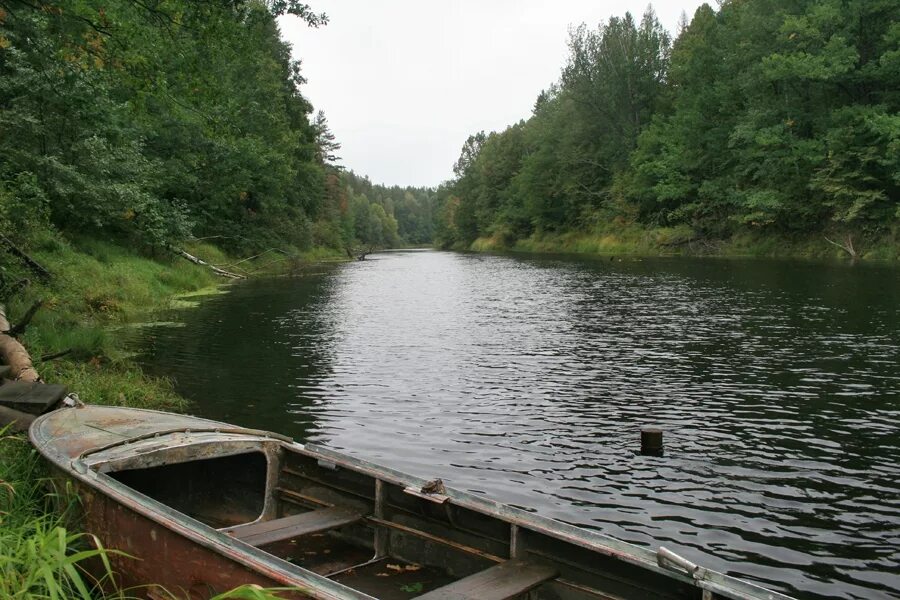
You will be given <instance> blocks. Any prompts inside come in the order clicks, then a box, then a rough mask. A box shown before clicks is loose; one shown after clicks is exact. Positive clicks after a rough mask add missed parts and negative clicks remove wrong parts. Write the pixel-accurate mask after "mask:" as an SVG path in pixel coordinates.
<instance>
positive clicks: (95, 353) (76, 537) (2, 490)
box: [0, 233, 340, 600]
mask: <svg viewBox="0 0 900 600" xmlns="http://www.w3.org/2000/svg"><path fill="white" fill-rule="evenodd" d="M186 249H187V250H188V251H189V252H190V253H192V254H194V255H195V256H199V257H202V258H203V259H204V260H206V261H208V262H210V263H213V264H217V265H224V266H230V267H231V268H232V270H243V271H244V272H247V273H256V274H266V275H275V274H279V273H287V272H290V271H296V270H298V269H302V268H303V266H304V265H305V264H308V262H310V261H312V260H322V259H338V258H340V254H338V253H336V252H333V251H328V250H321V249H318V250H315V251H312V252H308V253H305V254H301V253H293V254H292V255H290V256H289V257H288V256H285V255H283V254H281V253H274V254H276V256H273V255H272V254H273V253H269V254H266V255H264V256H260V257H258V258H256V259H253V260H249V261H246V262H241V263H240V264H237V265H236V264H235V263H237V262H238V259H234V258H232V257H229V256H227V255H225V254H224V253H222V252H221V251H220V250H219V249H218V248H216V247H214V246H211V245H208V244H195V245H191V246H189V247H187V248H186ZM27 251H28V253H29V254H30V255H31V256H32V257H33V258H34V259H36V260H37V261H38V262H40V263H41V264H42V265H43V266H44V267H45V268H47V269H48V270H49V271H50V272H51V273H52V274H53V277H52V278H51V279H50V280H49V281H45V282H42V281H40V280H39V278H37V277H35V275H34V274H33V273H30V272H28V270H27V269H26V268H25V267H24V265H22V264H20V263H19V262H18V261H16V260H15V259H12V258H6V257H4V263H3V265H2V266H3V276H4V279H5V281H6V285H7V286H9V285H10V284H11V283H13V282H16V281H21V280H22V279H24V278H27V279H29V280H31V283H30V284H29V285H28V286H26V287H25V288H24V289H22V290H19V291H17V292H16V293H15V294H13V295H12V297H10V298H8V299H7V307H8V311H7V312H8V314H9V315H10V317H11V319H12V321H13V322H15V321H17V320H18V319H19V318H21V316H22V315H23V314H24V313H25V311H26V310H27V308H28V307H30V306H31V305H32V304H33V303H34V302H35V301H37V300H41V301H43V306H42V308H41V309H40V310H39V311H38V313H37V314H36V316H35V317H34V319H33V321H32V322H31V324H30V325H29V326H28V328H27V330H26V333H25V335H24V336H23V337H22V338H21V339H22V341H23V342H24V344H25V346H26V347H27V348H28V349H29V351H30V353H31V355H32V358H33V359H34V362H35V367H36V368H37V370H38V372H39V373H40V374H41V376H42V377H43V379H44V380H46V381H47V382H49V383H62V384H65V385H67V386H68V387H69V389H70V390H71V391H74V392H77V393H78V394H79V396H80V398H81V399H82V400H83V401H85V402H88V403H94V404H108V405H119V406H132V407H142V408H154V409H162V410H174V411H179V410H184V409H185V408H186V407H187V402H186V401H185V400H184V399H183V398H181V397H180V396H178V394H176V393H175V391H174V388H173V386H172V384H171V382H169V381H167V380H165V379H159V378H152V377H148V376H147V375H145V374H144V373H143V372H142V371H141V370H140V368H139V367H138V366H137V365H136V364H135V363H134V362H133V361H132V360H131V358H130V356H129V354H128V352H127V348H126V347H125V344H124V341H123V336H122V335H121V330H122V328H123V327H125V326H127V325H128V324H131V323H138V322H148V321H153V320H155V317H154V315H155V314H156V313H158V312H159V311H161V310H166V309H170V308H173V307H179V306H188V305H190V304H191V303H190V302H186V301H185V299H191V300H195V297H197V296H201V295H203V294H206V293H211V292H215V291H216V290H218V289H219V287H220V286H222V285H224V283H223V282H225V281H226V280H224V279H223V278H221V277H219V276H216V275H215V274H213V273H212V272H211V271H210V270H209V269H207V268H206V267H202V266H198V265H194V264H192V263H190V262H188V261H186V260H184V259H181V258H178V257H175V256H171V255H169V254H168V253H159V254H155V255H154V254H149V255H148V254H140V253H138V252H136V251H134V250H132V249H130V248H127V247H125V246H123V245H117V244H114V243H110V242H106V241H99V240H97V239H92V238H76V239H65V238H63V237H60V236H58V235H51V234H50V233H48V234H46V235H43V236H41V237H37V238H34V239H31V240H29V243H28V246H27ZM61 352H67V354H65V356H64V357H62V358H57V359H52V360H51V359H49V356H50V355H53V354H58V353H61ZM41 357H48V359H47V360H42V358H41ZM43 482H44V472H43V467H42V465H41V463H40V461H39V460H38V457H37V454H36V452H35V451H34V450H33V449H32V448H31V446H30V445H29V444H28V442H27V440H26V438H25V437H24V436H21V435H7V434H6V432H0V597H2V598H15V599H23V600H32V599H34V600H38V599H44V598H54V599H55V598H60V599H63V598H65V599H68V598H79V599H84V600H88V599H91V600H97V599H99V598H126V597H131V596H137V595H139V594H138V591H132V593H129V591H128V590H124V591H123V590H109V589H106V590H104V591H103V592H100V591H99V584H100V583H103V582H98V581H95V580H93V579H91V578H90V576H88V575H87V574H86V573H85V572H84V571H83V570H82V569H81V568H80V567H79V563H80V562H81V561H83V560H86V559H88V558H90V557H91V556H93V555H95V554H96V552H95V551H94V550H93V549H92V548H93V544H92V543H91V539H90V538H89V536H88V535H86V534H79V533H72V532H71V531H69V530H68V529H66V526H65V523H66V519H65V516H64V515H63V514H61V513H60V511H59V510H58V509H59V507H60V506H69V505H70V504H72V503H75V504H77V498H69V497H63V496H61V495H60V494H59V491H56V492H54V493H52V494H51V493H48V488H47V487H46V486H45V485H44V483H43ZM72 508H75V509H77V506H73V507H72ZM106 583H107V584H108V577H107V581H106ZM149 583H152V582H148V584H149ZM172 597H173V598H175V597H176V596H172ZM226 597H229V598H230V597H235V598H238V597H240V598H267V597H273V596H272V595H271V594H267V593H265V592H261V591H260V590H258V589H250V588H244V589H239V590H236V591H235V592H233V593H232V594H229V595H225V596H221V598H226Z"/></svg>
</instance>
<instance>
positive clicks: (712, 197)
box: [435, 0, 900, 260]
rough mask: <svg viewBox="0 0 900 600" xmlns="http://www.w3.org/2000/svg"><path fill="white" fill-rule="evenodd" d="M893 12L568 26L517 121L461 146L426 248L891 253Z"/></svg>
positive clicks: (627, 19) (895, 183) (812, 8)
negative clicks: (565, 50) (544, 78)
mask: <svg viewBox="0 0 900 600" xmlns="http://www.w3.org/2000/svg"><path fill="white" fill-rule="evenodd" d="M898 21H900V5H898V4H897V3H896V2H873V1H869V0H847V1H845V2H830V1H827V2H823V1H822V0H794V1H791V2H782V1H776V0H750V1H743V2H731V1H727V2H719V3H718V6H717V8H713V7H712V6H710V5H709V4H703V5H702V6H700V7H699V8H698V9H697V10H696V12H695V13H694V14H693V16H690V17H689V16H688V15H686V14H684V15H683V16H682V19H681V22H680V23H679V26H678V30H677V31H676V32H675V35H674V36H673V35H672V34H671V33H670V32H669V31H667V30H666V28H665V27H663V26H662V24H661V23H660V22H659V20H658V19H657V17H656V15H655V13H654V12H653V10H652V8H648V9H647V11H646V12H645V13H644V14H643V15H641V16H632V15H631V14H629V13H626V14H625V15H624V16H616V17H611V18H610V19H608V20H606V21H604V22H601V23H600V24H599V25H597V26H588V25H585V24H582V25H580V26H578V27H575V28H573V29H571V31H570V37H569V55H568V57H567V60H566V63H565V64H564V65H562V70H561V75H560V77H559V79H558V80H557V81H555V82H552V83H550V85H549V87H547V88H546V89H545V90H543V91H542V92H541V93H540V94H539V95H538V97H537V98H536V100H535V102H534V106H533V110H532V113H531V115H530V116H528V117H527V118H526V119H523V120H521V121H519V122H518V123H513V124H511V125H509V126H508V127H507V128H505V129H503V130H502V131H494V132H485V131H479V132H476V133H473V134H472V135H470V136H469V137H468V139H467V140H466V141H465V143H464V144H463V147H462V151H461V152H460V155H459V159H458V160H457V162H456V164H455V165H454V175H455V177H454V179H452V180H451V181H449V182H447V183H445V184H444V185H442V186H441V187H440V188H439V189H438V192H437V194H438V197H439V202H438V209H437V214H438V221H437V223H436V225H435V240H436V243H437V245H438V246H440V247H444V248H454V249H467V250H468V249H472V250H488V249H490V250H499V249H506V250H514V251H516V250H521V251H567V252H589V253H600V254H605V253H640V254H648V253H649V254H654V253H667V254H691V255H694V254H698V255H707V254H721V255H749V256H806V257H814V258H823V257H833V256H841V255H844V256H846V257H848V258H850V259H851V260H858V259H860V258H862V259H876V260H882V259H883V260H896V259H898V258H900V204H898V198H900V92H898V90H900V69H898V66H900V28H898V27H897V25H896V24H897V23H898Z"/></svg>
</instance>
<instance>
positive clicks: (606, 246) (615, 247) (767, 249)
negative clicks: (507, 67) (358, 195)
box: [450, 227, 900, 262]
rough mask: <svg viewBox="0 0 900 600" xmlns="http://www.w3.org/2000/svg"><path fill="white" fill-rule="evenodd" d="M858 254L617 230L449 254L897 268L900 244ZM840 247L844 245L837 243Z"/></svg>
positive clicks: (828, 246) (809, 238)
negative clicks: (699, 259)
mask: <svg viewBox="0 0 900 600" xmlns="http://www.w3.org/2000/svg"><path fill="white" fill-rule="evenodd" d="M850 239H851V240H852V243H853V245H854V250H855V251H856V256H855V257H854V256H851V255H850V254H849V253H848V252H847V251H846V250H845V249H844V248H840V247H836V246H835V243H833V242H829V241H828V240H827V239H825V237H824V236H822V235H816V234H807V235H795V236H788V235H772V234H766V235H761V234H754V233H745V234H741V235H734V236H732V237H730V238H726V239H719V240H709V239H704V238H702V237H700V236H697V235H696V234H695V233H694V232H693V231H691V230H690V229H686V228H658V229H644V228H640V227H631V228H624V227H622V228H615V229H609V230H606V231H604V230H600V231H595V232H593V233H588V232H578V231H570V232H566V233H556V234H544V235H536V234H535V235H531V236H529V237H527V238H524V239H515V240H509V239H508V238H504V236H500V235H493V236H490V237H479V238H477V239H475V241H473V242H472V243H471V244H469V245H468V246H466V245H465V244H455V245H451V246H450V249H454V250H461V251H471V252H496V253H504V252H511V253H527V254H586V255H593V256H619V255H624V256H683V257H721V258H796V259H809V260H829V261H843V262H847V261H850V262H854V261H857V260H862V261H871V262H895V261H898V260H900V240H897V239H895V238H894V237H893V236H890V235H884V236H879V237H867V236H851V238H850ZM838 243H840V242H838Z"/></svg>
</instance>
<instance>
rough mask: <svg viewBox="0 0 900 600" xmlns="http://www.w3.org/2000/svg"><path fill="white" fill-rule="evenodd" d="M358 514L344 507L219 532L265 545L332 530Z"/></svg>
mask: <svg viewBox="0 0 900 600" xmlns="http://www.w3.org/2000/svg"><path fill="white" fill-rule="evenodd" d="M362 518H363V517H362V515H361V514H359V513H355V512H353V511H351V510H347V509H346V508H340V507H337V506H335V507H332V508H322V509H319V510H313V511H310V512H305V513H300V514H299V515H291V516H289V517H282V518H280V519H274V520H272V521H262V522H260V523H251V524H249V525H238V526H236V527H229V528H226V529H223V530H222V531H224V532H225V533H229V534H231V535H233V536H234V537H236V538H238V539H239V540H241V541H244V542H247V543H248V544H251V545H253V546H265V545H267V544H273V543H275V542H279V541H282V540H289V539H291V538H295V537H300V536H301V535H309V534H310V533H318V532H320V531H326V530H328V529H334V528H335V527H343V526H344V525H350V524H352V523H356V522H357V521H360V520H361V519H362Z"/></svg>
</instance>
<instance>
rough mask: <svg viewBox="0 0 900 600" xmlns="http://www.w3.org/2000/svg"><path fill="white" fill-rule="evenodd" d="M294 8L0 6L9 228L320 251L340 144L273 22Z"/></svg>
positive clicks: (79, 0) (248, 1)
mask: <svg viewBox="0 0 900 600" xmlns="http://www.w3.org/2000/svg"><path fill="white" fill-rule="evenodd" d="M283 14H292V15H296V16H298V17H300V18H301V19H303V20H305V21H306V22H307V23H308V24H309V25H311V26H319V25H323V24H325V23H326V22H327V18H326V17H325V15H322V14H318V13H315V12H313V11H312V10H311V9H310V8H309V6H308V5H306V4H304V3H301V2H297V1H295V0H268V1H266V2H257V1H253V0H241V1H236V2H193V1H191V0H166V1H165V2H154V3H151V4H147V3H143V2H133V1H131V0H127V1H125V2H117V3H112V4H110V3H108V2H104V1H102V0H41V1H40V2H36V3H19V2H13V3H12V4H9V5H8V3H7V2H6V1H3V2H0V225H4V226H7V225H8V226H10V227H16V226H18V227H22V226H26V227H31V226H35V227H41V226H45V225H47V224H48V223H52V224H53V225H55V226H56V227H58V228H60V229H62V230H65V231H76V232H91V233H92V234H95V235H103V236H107V237H110V236H111V237H112V238H114V239H117V240H120V241H122V242H126V243H135V242H137V243H139V244H141V245H144V246H147V247H153V248H164V247H166V246H167V245H168V244H171V243H181V242H182V241H183V240H185V239H186V238H189V237H191V236H192V235H196V236H199V237H210V236H218V239H220V241H221V243H222V244H223V245H224V246H226V247H228V248H230V249H231V250H234V251H239V252H242V253H244V252H247V253H249V252H250V251H253V250H259V249H263V248H267V247H271V246H275V245H279V246H291V247H294V248H298V249H300V250H307V249H309V248H310V247H311V246H312V244H313V243H314V239H313V237H314V236H313V231H314V223H316V222H317V221H320V220H322V219H324V218H326V215H323V214H322V213H323V210H322V209H323V204H324V198H325V177H326V173H327V170H328V167H327V163H330V162H333V161H334V160H336V157H335V156H334V155H333V152H334V150H336V148H337V147H339V144H337V142H336V141H335V140H334V136H333V135H332V134H331V133H330V132H329V131H328V127H327V122H326V121H325V118H324V115H321V114H320V116H319V117H318V118H316V119H315V120H312V119H311V118H310V116H311V115H310V113H311V111H312V107H311V105H310V104H309V102H307V100H306V99H305V98H304V96H303V95H302V94H301V92H300V86H301V85H302V84H303V83H304V80H303V77H302V75H301V73H300V65H299V61H295V60H293V59H292V58H291V54H290V47H289V45H288V44H287V43H286V42H284V41H283V40H282V39H281V36H280V32H279V29H278V24H277V21H276V17H277V16H278V15H283Z"/></svg>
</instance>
